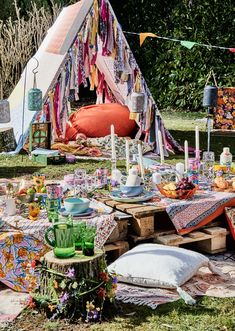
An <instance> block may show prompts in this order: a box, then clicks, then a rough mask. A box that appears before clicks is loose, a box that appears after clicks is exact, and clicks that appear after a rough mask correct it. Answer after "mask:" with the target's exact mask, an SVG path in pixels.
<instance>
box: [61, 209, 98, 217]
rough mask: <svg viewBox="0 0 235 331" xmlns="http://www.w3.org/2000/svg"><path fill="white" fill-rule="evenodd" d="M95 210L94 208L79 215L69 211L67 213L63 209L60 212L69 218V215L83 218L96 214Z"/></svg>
mask: <svg viewBox="0 0 235 331" xmlns="http://www.w3.org/2000/svg"><path fill="white" fill-rule="evenodd" d="M94 211H95V210H94V209H93V208H88V209H87V210H86V211H85V212H83V213H78V212H69V211H66V210H65V208H61V209H60V210H59V213H60V214H61V215H62V216H68V215H72V216H74V217H83V216H90V215H91V214H92V213H94Z"/></svg>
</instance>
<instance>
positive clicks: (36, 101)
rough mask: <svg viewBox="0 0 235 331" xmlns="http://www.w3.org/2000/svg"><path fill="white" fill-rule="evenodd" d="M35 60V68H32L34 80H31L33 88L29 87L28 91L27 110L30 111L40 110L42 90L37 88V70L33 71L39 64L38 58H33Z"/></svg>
mask: <svg viewBox="0 0 235 331" xmlns="http://www.w3.org/2000/svg"><path fill="white" fill-rule="evenodd" d="M34 59H35V60H36V61H37V66H36V68H34V69H33V74H34V80H33V88H31V89H30V90H29V92H28V110H30V111H39V110H42V91H41V90H40V89H38V88H37V80H36V74H37V71H35V70H36V69H37V67H38V65H39V63H38V60H37V59H36V58H34Z"/></svg>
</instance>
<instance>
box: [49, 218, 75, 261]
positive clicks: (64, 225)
mask: <svg viewBox="0 0 235 331" xmlns="http://www.w3.org/2000/svg"><path fill="white" fill-rule="evenodd" d="M51 237H52V238H53V239H51ZM45 239H46V242H47V243H48V244H49V245H50V246H52V247H53V250H54V254H55V256H56V257H58V258H68V257H72V256H74V254H75V243H74V235H73V221H72V219H71V217H70V216H68V217H62V216H59V219H58V222H57V223H54V224H53V226H52V227H50V228H48V229H47V230H46V233H45Z"/></svg>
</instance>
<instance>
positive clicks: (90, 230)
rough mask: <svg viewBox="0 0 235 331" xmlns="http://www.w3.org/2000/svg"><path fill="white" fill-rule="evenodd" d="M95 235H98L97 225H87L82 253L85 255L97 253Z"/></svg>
mask: <svg viewBox="0 0 235 331" xmlns="http://www.w3.org/2000/svg"><path fill="white" fill-rule="evenodd" d="M95 236H96V226H94V225H88V224H87V225H86V229H85V231H84V233H83V242H82V253H83V255H85V256H93V255H94V254H95V252H94V248H95Z"/></svg>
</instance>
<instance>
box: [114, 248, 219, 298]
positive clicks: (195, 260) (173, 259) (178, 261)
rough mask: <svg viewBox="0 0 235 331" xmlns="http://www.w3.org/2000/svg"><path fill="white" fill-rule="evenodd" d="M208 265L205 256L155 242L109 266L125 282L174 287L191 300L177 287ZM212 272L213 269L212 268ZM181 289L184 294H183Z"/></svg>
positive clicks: (129, 252) (137, 249) (208, 262)
mask: <svg viewBox="0 0 235 331" xmlns="http://www.w3.org/2000/svg"><path fill="white" fill-rule="evenodd" d="M202 266H208V267H209V268H210V269H211V267H212V266H211V264H210V261H209V259H208V258H207V257H205V256H204V255H202V254H199V253H197V252H193V251H190V250H186V249H184V248H178V247H172V246H164V245H158V244H142V245H138V246H136V247H135V248H133V249H131V250H130V251H128V252H127V253H125V254H123V255H122V256H120V257H119V258H118V259H117V260H116V261H114V262H113V263H112V264H110V265H109V266H108V271H109V272H111V273H115V274H117V277H118V280H119V281H121V282H124V283H129V284H134V285H140V286H144V287H160V288H176V289H177V291H178V292H179V294H180V295H181V296H182V297H183V298H184V299H185V301H186V302H187V299H189V302H188V303H194V302H192V300H191V299H192V298H191V297H190V298H189V296H188V298H186V296H187V294H186V293H185V292H184V291H182V289H180V286H181V285H182V284H184V283H185V282H187V281H188V280H189V279H190V278H191V277H192V276H193V275H195V274H196V272H197V271H198V269H199V268H201V267H202ZM213 271H214V268H213ZM183 292H184V293H183Z"/></svg>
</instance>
